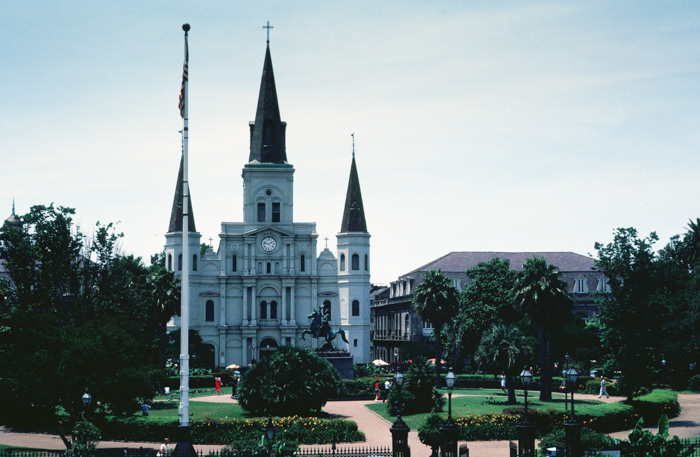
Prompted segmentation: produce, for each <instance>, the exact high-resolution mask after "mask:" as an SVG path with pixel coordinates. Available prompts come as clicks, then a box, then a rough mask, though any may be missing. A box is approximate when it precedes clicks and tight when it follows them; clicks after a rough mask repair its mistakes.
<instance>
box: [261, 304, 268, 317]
mask: <svg viewBox="0 0 700 457" xmlns="http://www.w3.org/2000/svg"><path fill="white" fill-rule="evenodd" d="M260 319H267V302H266V301H265V300H263V301H261V302H260Z"/></svg>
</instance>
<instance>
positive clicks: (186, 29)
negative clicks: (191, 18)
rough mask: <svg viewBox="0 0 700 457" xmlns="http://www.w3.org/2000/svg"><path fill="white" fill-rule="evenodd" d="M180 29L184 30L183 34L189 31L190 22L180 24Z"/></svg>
mask: <svg viewBox="0 0 700 457" xmlns="http://www.w3.org/2000/svg"><path fill="white" fill-rule="evenodd" d="M182 30H184V31H185V35H187V32H189V31H190V24H182Z"/></svg>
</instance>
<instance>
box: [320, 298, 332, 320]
mask: <svg viewBox="0 0 700 457" xmlns="http://www.w3.org/2000/svg"><path fill="white" fill-rule="evenodd" d="M321 314H323V315H325V316H328V320H331V301H330V300H324V301H323V309H322V310H321Z"/></svg>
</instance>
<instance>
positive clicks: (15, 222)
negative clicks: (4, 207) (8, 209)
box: [5, 197, 22, 229]
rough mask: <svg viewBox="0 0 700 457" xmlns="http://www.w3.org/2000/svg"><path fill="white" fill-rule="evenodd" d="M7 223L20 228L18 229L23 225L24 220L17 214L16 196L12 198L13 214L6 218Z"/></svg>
mask: <svg viewBox="0 0 700 457" xmlns="http://www.w3.org/2000/svg"><path fill="white" fill-rule="evenodd" d="M5 224H8V225H10V226H13V227H15V228H18V229H19V228H21V227H22V221H21V220H20V219H19V217H17V215H16V214H15V199H14V197H13V198H12V214H10V217H8V218H7V219H5Z"/></svg>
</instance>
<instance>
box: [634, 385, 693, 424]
mask: <svg viewBox="0 0 700 457" xmlns="http://www.w3.org/2000/svg"><path fill="white" fill-rule="evenodd" d="M630 404H631V405H632V406H633V407H634V411H635V412H636V413H637V414H639V415H640V416H642V417H643V418H644V423H646V424H653V423H656V421H658V420H659V417H660V416H661V415H662V414H666V415H667V416H668V417H669V418H672V417H676V416H678V414H680V412H681V406H680V404H679V403H678V394H677V393H676V392H674V391H672V390H664V389H654V390H652V391H651V393H649V394H646V395H642V396H640V397H636V398H634V399H633V400H632V401H631V402H630Z"/></svg>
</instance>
